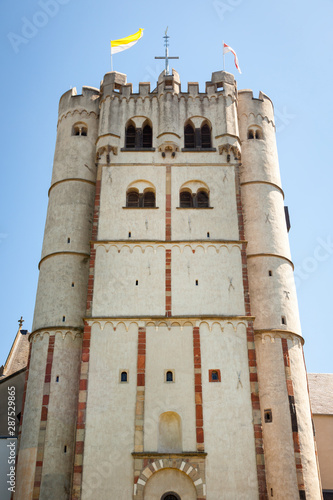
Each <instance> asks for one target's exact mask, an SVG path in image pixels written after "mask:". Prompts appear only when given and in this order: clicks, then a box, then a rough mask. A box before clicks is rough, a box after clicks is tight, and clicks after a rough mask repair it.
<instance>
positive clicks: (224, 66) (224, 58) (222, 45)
mask: <svg viewBox="0 0 333 500" xmlns="http://www.w3.org/2000/svg"><path fill="white" fill-rule="evenodd" d="M222 54H223V71H225V53H224V40H222Z"/></svg>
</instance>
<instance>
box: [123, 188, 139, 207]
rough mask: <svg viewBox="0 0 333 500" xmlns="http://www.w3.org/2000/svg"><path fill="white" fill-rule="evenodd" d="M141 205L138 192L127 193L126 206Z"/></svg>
mask: <svg viewBox="0 0 333 500" xmlns="http://www.w3.org/2000/svg"><path fill="white" fill-rule="evenodd" d="M139 205H140V195H139V193H137V192H136V191H130V192H129V193H127V200H126V206H127V207H138V206H139Z"/></svg>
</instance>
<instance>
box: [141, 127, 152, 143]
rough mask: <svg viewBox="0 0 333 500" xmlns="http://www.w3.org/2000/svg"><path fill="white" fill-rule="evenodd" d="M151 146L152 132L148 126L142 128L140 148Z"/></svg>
mask: <svg viewBox="0 0 333 500" xmlns="http://www.w3.org/2000/svg"><path fill="white" fill-rule="evenodd" d="M152 146H153V131H152V128H151V127H150V126H149V125H146V126H145V127H143V130H142V147H143V148H151V147H152Z"/></svg>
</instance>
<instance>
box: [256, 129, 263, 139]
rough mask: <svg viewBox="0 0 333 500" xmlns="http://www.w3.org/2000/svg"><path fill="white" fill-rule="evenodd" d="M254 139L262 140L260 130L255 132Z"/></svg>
mask: <svg viewBox="0 0 333 500" xmlns="http://www.w3.org/2000/svg"><path fill="white" fill-rule="evenodd" d="M256 139H262V132H261V130H259V129H258V130H256Z"/></svg>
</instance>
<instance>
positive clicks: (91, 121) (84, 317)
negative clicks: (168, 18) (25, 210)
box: [15, 70, 322, 500]
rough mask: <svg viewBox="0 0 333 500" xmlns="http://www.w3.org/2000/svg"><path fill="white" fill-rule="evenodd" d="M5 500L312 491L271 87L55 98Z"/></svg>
mask: <svg viewBox="0 0 333 500" xmlns="http://www.w3.org/2000/svg"><path fill="white" fill-rule="evenodd" d="M30 344H31V349H30V360H29V369H28V376H27V381H26V389H25V399H24V409H23V418H22V422H21V437H20V449H19V456H18V463H17V490H16V494H15V499H17V500H22V499H24V500H25V499H29V500H31V499H33V500H37V499H43V500H44V499H45V500H67V499H72V500H79V499H80V500H90V499H93V498H94V499H96V498H109V499H111V500H130V499H133V500H143V499H144V500H194V499H197V500H204V499H207V500H222V499H223V500H234V499H236V498H237V499H244V500H252V499H253V500H254V499H260V500H263V499H268V498H274V499H281V500H286V499H288V500H292V499H295V500H296V499H307V500H310V499H311V500H319V499H321V498H322V495H321V486H320V478H319V473H318V466H317V459H316V449H315V441H314V437H313V431H312V423H311V410H310V404H309V396H308V389H307V378H306V371H305V365H304V358H303V348H302V345H303V340H302V335H301V329H300V322H299V315H298V306H297V297H296V290H295V285H294V279H293V264H292V261H291V257H290V250H289V243H288V234H287V227H286V220H285V212H284V202H283V190H282V187H281V181H280V174H279V166H278V158H277V149H276V140H275V126H274V116H273V105H272V102H271V101H270V99H269V98H268V97H267V96H266V95H264V94H262V93H260V95H259V98H258V99H256V98H253V95H252V92H251V91H249V90H243V91H237V86H236V82H235V80H234V77H233V76H232V75H231V74H229V73H226V72H221V71H220V72H216V73H213V74H212V78H211V81H209V82H206V89H205V92H204V93H200V92H199V86H198V84H197V83H189V84H188V89H187V92H183V91H182V90H181V86H180V79H179V75H178V74H177V72H176V71H175V70H173V74H172V75H166V74H165V73H162V74H161V75H160V77H159V80H158V83H157V87H156V88H155V89H154V90H152V91H151V89H150V84H149V83H140V84H139V92H138V93H133V90H132V85H131V84H128V83H127V82H126V75H123V74H120V73H116V72H111V73H107V74H106V75H105V77H104V80H103V82H102V84H101V88H100V89H99V90H98V89H94V88H90V87H83V90H82V95H77V94H76V90H75V89H74V90H71V91H69V92H66V93H65V94H64V95H63V96H62V97H61V100H60V106H59V120H58V134H57V143H56V150H55V158H54V166H53V176H52V182H51V188H50V191H49V206H48V213H47V220H46V227H45V235H44V243H43V250H42V258H41V261H40V276H39V284H38V291H37V298H36V308H35V316H34V324H33V329H32V334H31V335H30Z"/></svg>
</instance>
